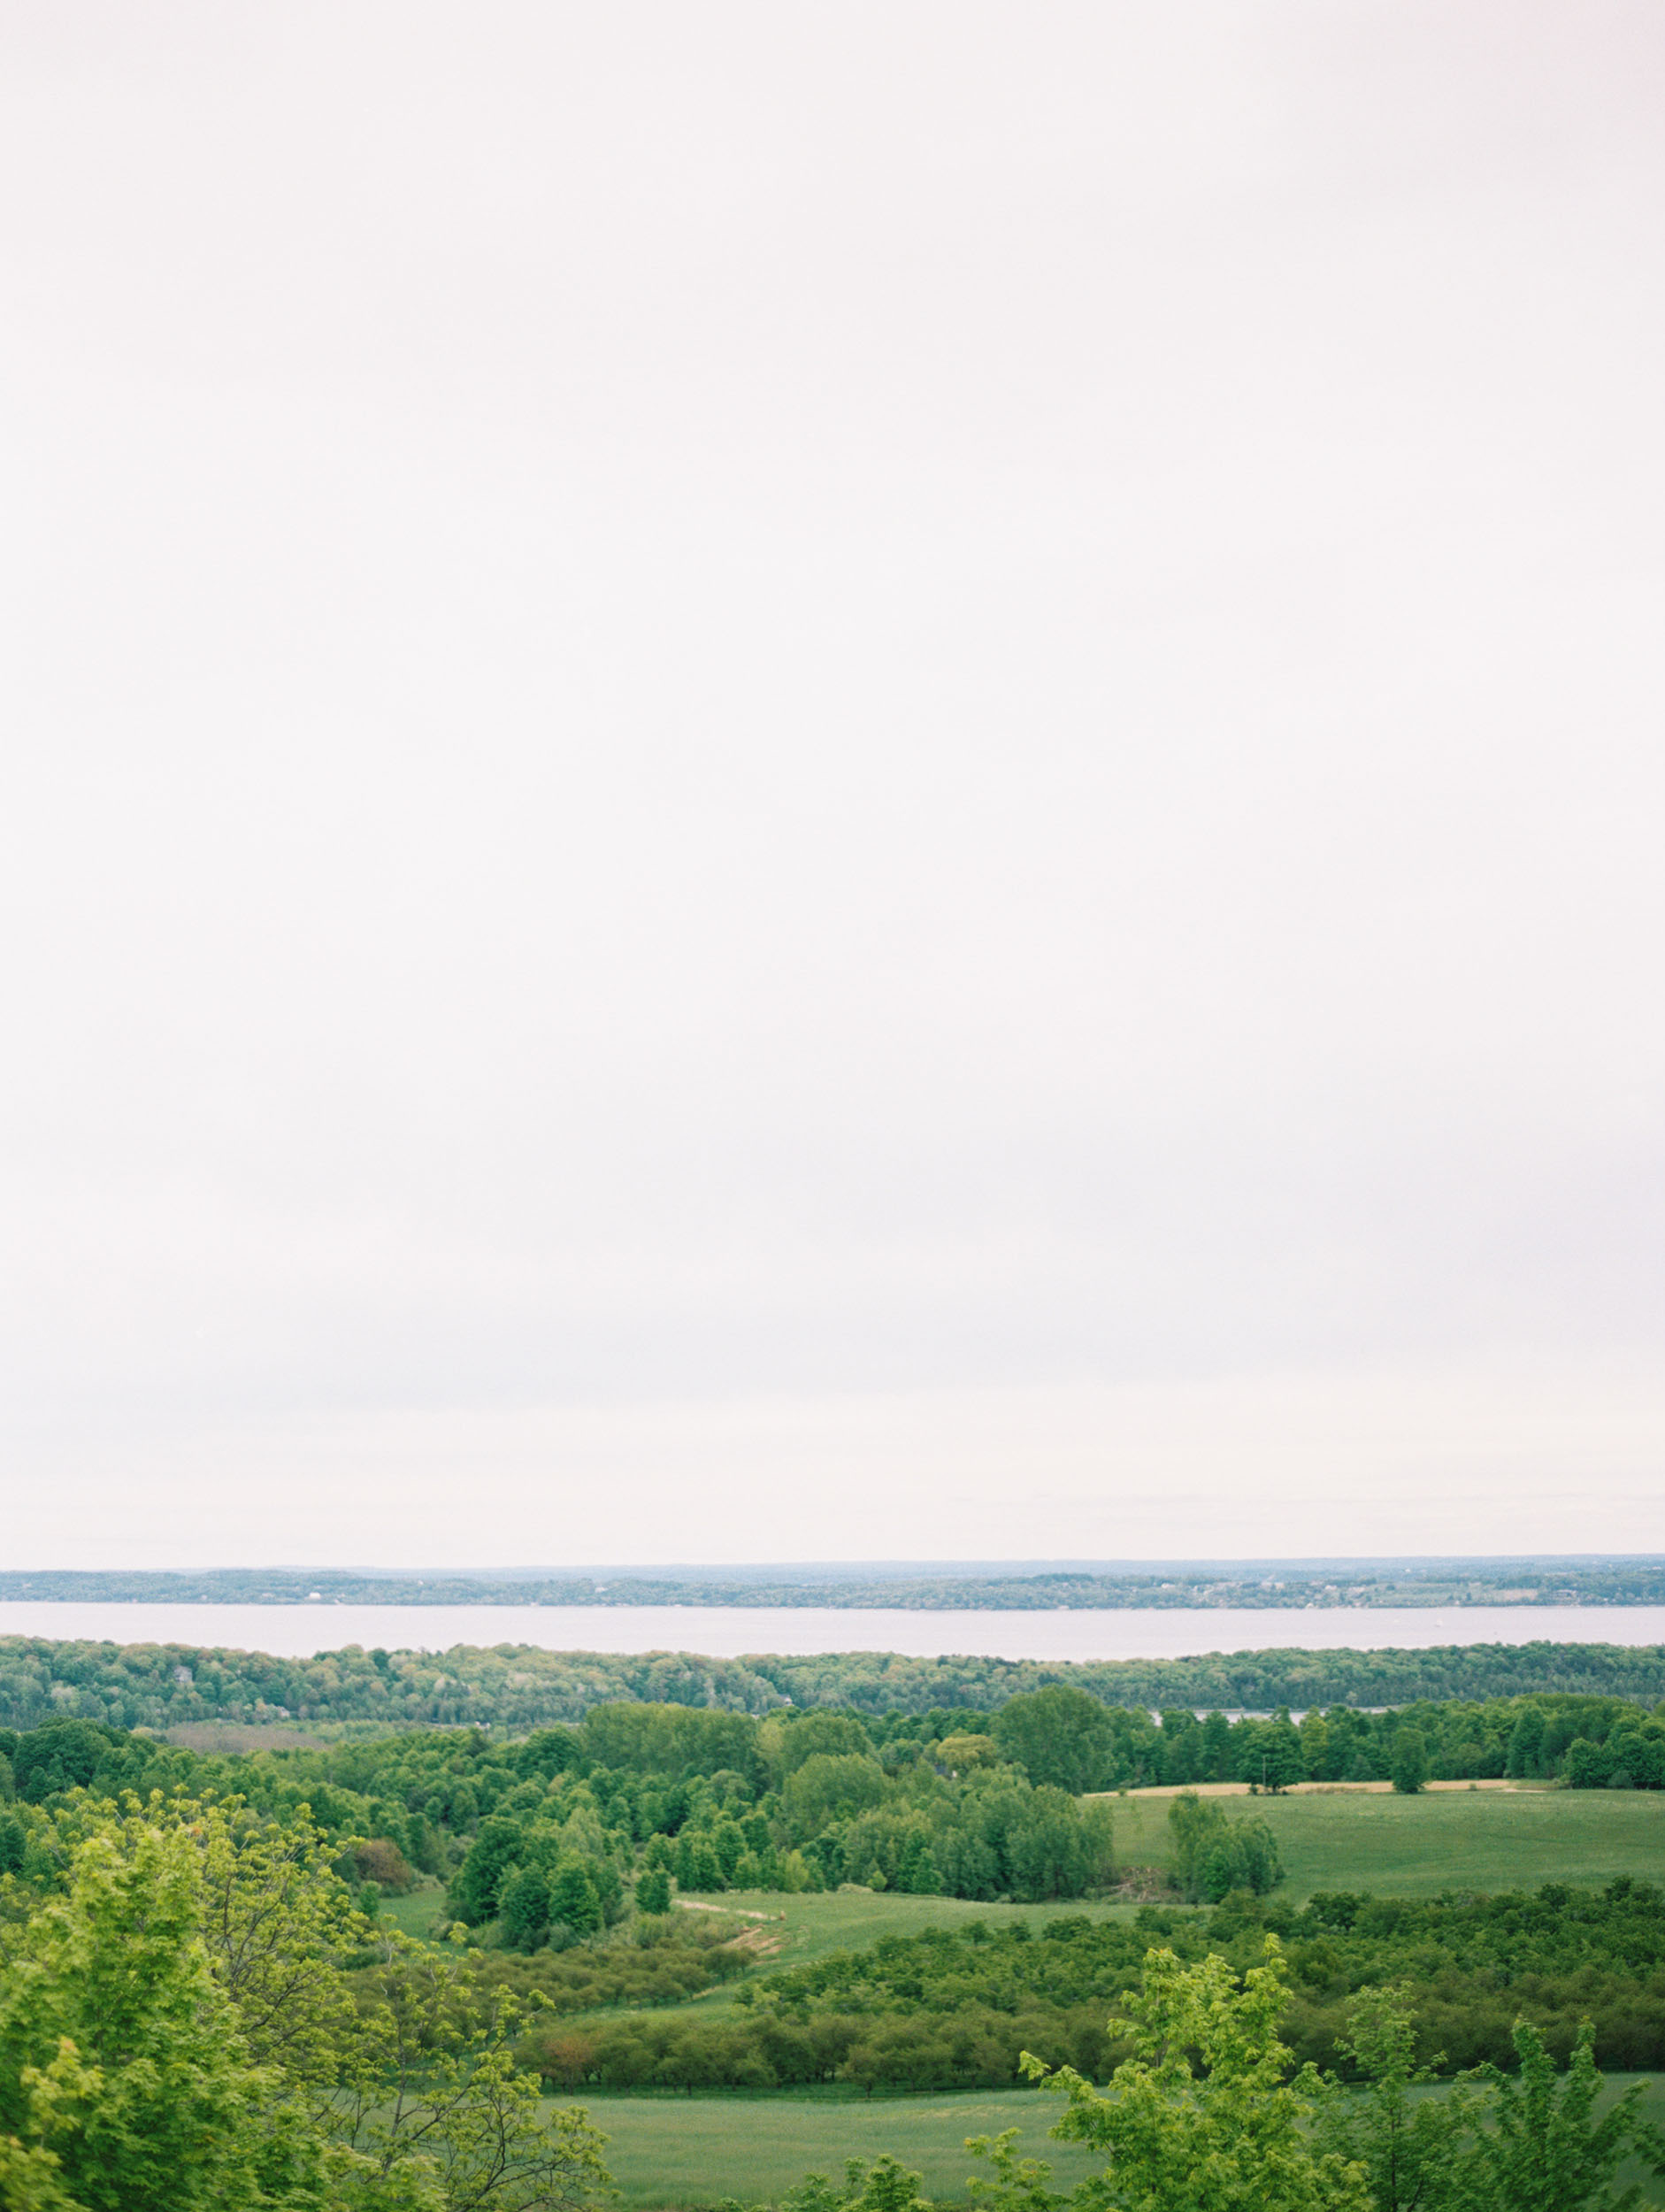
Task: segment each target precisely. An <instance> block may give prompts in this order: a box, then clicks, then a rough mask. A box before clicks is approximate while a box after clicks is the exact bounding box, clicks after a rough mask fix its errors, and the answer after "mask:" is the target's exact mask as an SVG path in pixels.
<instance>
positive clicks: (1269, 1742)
mask: <svg viewBox="0 0 1665 2212" xmlns="http://www.w3.org/2000/svg"><path fill="white" fill-rule="evenodd" d="M1260 1750H1261V1772H1260V1775H1259V1777H1258V1779H1259V1780H1260V1782H1261V1785H1262V1787H1263V1788H1265V1789H1269V1790H1270V1791H1272V1792H1273V1793H1275V1794H1276V1793H1281V1792H1283V1791H1285V1790H1286V1789H1288V1788H1289V1786H1290V1785H1291V1784H1292V1783H1294V1782H1303V1781H1305V1779H1306V1778H1307V1762H1306V1759H1305V1757H1304V1755H1302V1752H1301V1738H1300V1736H1299V1734H1298V1733H1297V1732H1296V1730H1295V1728H1294V1726H1293V1723H1292V1722H1291V1720H1290V1717H1289V1715H1288V1713H1287V1712H1281V1713H1279V1714H1278V1715H1277V1717H1275V1718H1274V1719H1272V1720H1271V1721H1270V1722H1269V1723H1268V1724H1267V1725H1266V1727H1265V1728H1264V1729H1263V1730H1262V1733H1261V1743H1260Z"/></svg>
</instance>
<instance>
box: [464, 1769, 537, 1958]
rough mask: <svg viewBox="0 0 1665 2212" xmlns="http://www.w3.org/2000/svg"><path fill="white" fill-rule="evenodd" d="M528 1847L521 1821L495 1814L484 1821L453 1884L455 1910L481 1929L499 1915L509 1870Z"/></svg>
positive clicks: (471, 1924) (473, 1925)
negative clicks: (499, 1904) (500, 1901)
mask: <svg viewBox="0 0 1665 2212" xmlns="http://www.w3.org/2000/svg"><path fill="white" fill-rule="evenodd" d="M464 1787H467V1785H466V1784H464ZM525 1849H526V1841H525V1838H524V1835H523V1833H522V1831H521V1826H520V1823H519V1822H518V1820H510V1819H509V1818H508V1816H506V1815H504V1814H502V1813H493V1814H491V1815H489V1816H487V1818H486V1819H484V1820H482V1821H481V1822H480V1832H479V1834H478V1835H477V1836H476V1837H475V1838H474V1840H473V1842H472V1844H470V1846H469V1847H468V1855H467V1857H466V1858H465V1859H464V1861H463V1863H462V1865H461V1866H460V1867H459V1868H458V1869H457V1878H456V1879H455V1880H454V1881H453V1882H452V1884H451V1910H452V1911H453V1912H454V1913H455V1914H456V1915H457V1918H458V1919H459V1920H465V1921H467V1923H468V1924H469V1925H470V1926H471V1927H475V1928H477V1927H479V1926H480V1925H481V1924H482V1923H484V1922H485V1921H487V1920H495V1918H496V1916H497V1901H498V1897H499V1895H500V1894H501V1893H502V1890H503V1883H504V1882H505V1881H506V1880H507V1878H508V1875H509V1870H510V1867H511V1866H516V1865H518V1863H519V1861H520V1858H521V1855H522V1853H523V1852H524V1851H525Z"/></svg>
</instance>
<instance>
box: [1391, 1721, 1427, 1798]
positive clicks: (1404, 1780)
mask: <svg viewBox="0 0 1665 2212" xmlns="http://www.w3.org/2000/svg"><path fill="white" fill-rule="evenodd" d="M1388 1773H1389V1777H1390V1778H1391V1780H1392V1782H1393V1787H1394V1788H1395V1789H1396V1790H1398V1791H1399V1792H1400V1794H1401V1795H1403V1796H1405V1797H1415V1796H1416V1793H1417V1792H1418V1791H1419V1790H1420V1789H1421V1788H1422V1786H1423V1783H1424V1782H1426V1780H1427V1779H1428V1743H1427V1739H1426V1738H1425V1737H1424V1736H1423V1732H1422V1730H1421V1729H1420V1728H1413V1727H1411V1726H1410V1725H1409V1724H1406V1725H1405V1726H1404V1727H1402V1728H1400V1729H1398V1730H1396V1731H1395V1732H1394V1736H1393V1762H1392V1764H1391V1765H1390V1767H1389V1769H1388Z"/></svg>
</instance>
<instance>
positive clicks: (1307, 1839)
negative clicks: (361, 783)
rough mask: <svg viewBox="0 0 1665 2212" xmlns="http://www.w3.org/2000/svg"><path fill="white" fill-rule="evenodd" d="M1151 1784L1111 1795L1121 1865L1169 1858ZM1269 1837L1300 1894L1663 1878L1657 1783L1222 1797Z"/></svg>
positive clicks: (1664, 1831)
mask: <svg viewBox="0 0 1665 2212" xmlns="http://www.w3.org/2000/svg"><path fill="white" fill-rule="evenodd" d="M1110 1802H1111V1803H1112V1805H1113V1806H1114V1808H1115V1814H1116V1860H1117V1863H1118V1864H1120V1865H1122V1866H1129V1865H1146V1866H1157V1867H1164V1866H1166V1865H1167V1863H1168V1843H1169V1838H1168V1809H1169V1807H1170V1804H1171V1803H1172V1799H1171V1798H1170V1797H1169V1796H1167V1795H1166V1794H1161V1793H1155V1792H1141V1791H1133V1792H1130V1793H1128V1794H1127V1795H1126V1796H1122V1797H1116V1798H1113V1799H1112V1800H1111V1801H1110ZM1224 1802H1225V1804H1226V1806H1227V1809H1228V1810H1229V1811H1230V1813H1231V1816H1232V1817H1233V1818H1236V1817H1238V1816H1241V1815H1244V1814H1248V1813H1252V1814H1255V1815H1256V1816H1258V1817H1259V1818H1261V1819H1262V1820H1264V1821H1265V1822H1266V1823H1267V1824H1268V1825H1269V1826H1270V1829H1271V1831H1272V1833H1273V1834H1274V1836H1276V1838H1277V1839H1278V1855H1279V1857H1280V1858H1281V1859H1282V1861H1283V1863H1284V1872H1285V1882H1284V1884H1283V1886H1281V1887H1280V1888H1279V1890H1278V1893H1277V1894H1278V1896H1280V1897H1286V1898H1288V1899H1289V1900H1290V1901H1291V1902H1292V1903H1295V1904H1299V1903H1301V1902H1302V1901H1304V1900H1305V1899H1307V1898H1308V1897H1310V1896H1311V1895H1312V1893H1313V1892H1314V1891H1315V1890H1337V1889H1339V1890H1374V1891H1376V1892H1377V1893H1378V1894H1380V1895H1383V1896H1400V1897H1424V1896H1432V1895H1435V1894H1436V1893H1438V1892H1439V1891H1440V1890H1444V1889H1469V1890H1478V1891H1483V1892H1495V1891H1498V1890H1506V1889H1522V1888H1529V1889H1535V1888H1536V1887H1537V1886H1538V1884H1539V1883H1541V1882H1572V1883H1576V1884H1578V1885H1580V1886H1592V1885H1600V1884H1601V1883H1604V1882H1609V1881H1611V1880H1612V1879H1613V1878H1614V1877H1615V1875H1618V1874H1630V1875H1633V1876H1636V1877H1638V1878H1641V1879H1644V1880H1647V1881H1659V1880H1661V1879H1665V1793H1661V1792H1659V1791H1655V1790H1552V1789H1542V1788H1531V1787H1527V1788H1524V1789H1477V1790H1430V1791H1428V1792H1426V1793H1423V1794H1421V1795H1418V1796H1416V1797H1400V1796H1396V1795H1394V1794H1393V1793H1392V1792H1386V1791H1385V1792H1377V1791H1371V1790H1335V1791H1313V1792H1308V1793H1294V1794H1292V1795H1289V1796H1286V1797H1257V1798H1252V1799H1251V1798H1247V1797H1230V1798H1227V1799H1226V1800H1225V1801H1224Z"/></svg>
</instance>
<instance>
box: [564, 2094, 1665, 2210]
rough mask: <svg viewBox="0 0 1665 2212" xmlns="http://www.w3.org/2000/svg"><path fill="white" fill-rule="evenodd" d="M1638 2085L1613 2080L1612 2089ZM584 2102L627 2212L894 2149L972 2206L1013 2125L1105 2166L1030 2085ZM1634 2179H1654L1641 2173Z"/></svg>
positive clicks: (1660, 2192)
mask: <svg viewBox="0 0 1665 2212" xmlns="http://www.w3.org/2000/svg"><path fill="white" fill-rule="evenodd" d="M1632 2078H1634V2077H1630V2076H1615V2077H1613V2078H1612V2080H1611V2084H1610V2093H1612V2094H1617V2093H1618V2092H1619V2090H1620V2089H1622V2088H1623V2086H1624V2085H1625V2083H1626V2082H1627V2081H1628V2080H1630V2079H1632ZM1435 2094H1438V2092H1435ZM576 2101H579V2102H581V2103H582V2104H583V2105H584V2107H585V2108H586V2110H587V2112H588V2113H589V2116H590V2117H591V2119H592V2120H594V2122H595V2124H596V2126H597V2127H599V2128H601V2129H602V2130H603V2131H604V2132H605V2133H606V2134H607V2135H608V2136H609V2137H610V2142H609V2145H608V2149H607V2162H608V2164H609V2166H610V2169H611V2170H612V2175H613V2178H614V2180H615V2181H616V2182H617V2183H618V2188H619V2195H620V2202H621V2204H622V2205H623V2207H624V2208H625V2212H652V2208H658V2207H665V2208H669V2212H676V2208H679V2207H684V2206H687V2207H694V2206H702V2205H710V2204H712V2203H714V2202H716V2201H717V2200H718V2199H720V2198H723V2197H733V2198H736V2199H738V2200H740V2202H741V2203H742V2204H753V2203H757V2202H760V2201H763V2200H773V2201H779V2197H780V2194H781V2192H782V2191H783V2190H785V2189H787V2188H789V2187H790V2186H791V2185H792V2184H793V2183H794V2182H795V2181H799V2180H801V2179H802V2177H803V2176H804V2175H805V2174H806V2173H825V2174H831V2175H833V2176H835V2177H836V2176H837V2174H838V2173H839V2171H840V2168H841V2167H842V2165H843V2162H844V2161H845V2160H846V2159H847V2158H861V2159H864V2160H867V2161H869V2162H871V2160H873V2159H875V2158H877V2157H879V2155H881V2154H883V2153H884V2152H886V2151H888V2152H889V2153H890V2154H891V2155H892V2156H893V2157H895V2158H899V2159H900V2160H901V2161H902V2163H903V2165H904V2166H908V2167H910V2168H912V2169H913V2170H916V2171H917V2172H920V2173H923V2174H924V2176H925V2194H926V2196H927V2197H929V2198H931V2199H932V2200H935V2201H936V2202H939V2203H943V2202H962V2203H963V2202H964V2201H965V2184H966V2181H967V2178H968V2177H970V2176H971V2175H973V2174H975V2173H976V2172H977V2171H978V2165H979V2162H978V2160H976V2159H973V2158H971V2157H969V2156H968V2155H967V2154H966V2152H965V2150H964V2147H963V2143H964V2139H965V2137H966V2136H968V2135H994V2134H997V2133H998V2132H999V2131H1000V2130H1001V2129H1002V2128H1008V2127H1017V2128H1020V2129H1021V2130H1022V2131H1023V2132H1022V2134H1021V2135H1020V2137H1019V2139H1018V2147H1019V2149H1020V2151H1022V2152H1023V2153H1024V2154H1025V2155H1026V2156H1029V2157H1037V2158H1044V2159H1047V2160H1048V2161H1049V2162H1050V2163H1051V2165H1052V2170H1053V2185H1054V2187H1055V2188H1059V2189H1070V2188H1073V2187H1074V2185H1076V2183H1078V2181H1081V2180H1084V2179H1085V2178H1086V2177H1087V2176H1088V2175H1089V2174H1090V2173H1092V2172H1093V2171H1094V2170H1095V2164H1096V2162H1095V2160H1094V2157H1093V2154H1092V2153H1091V2152H1089V2151H1086V2150H1084V2149H1083V2148H1081V2147H1079V2146H1078V2145H1077V2144H1074V2143H1054V2142H1050V2141H1049V2140H1048V2139H1047V2129H1048V2128H1049V2127H1050V2125H1051V2124H1052V2122H1053V2120H1054V2118H1055V2116H1056V2115H1057V2113H1058V2112H1059V2111H1060V2110H1062V2107H1060V2106H1055V2105H1054V2104H1053V2103H1052V2102H1051V2101H1050V2100H1049V2099H1044V2098H1041V2097H1039V2096H1037V2095H1036V2093H1034V2092H1033V2091H1032V2090H1026V2089H1006V2090H994V2091H981V2092H979V2091H968V2092H965V2093H963V2094H952V2095H934V2096H932V2095H925V2096H916V2097H873V2098H862V2097H854V2096H851V2097H835V2096H829V2095H813V2094H809V2095H806V2094H793V2095H775V2096H752V2095H748V2094H746V2093H731V2094H729V2095H727V2096H694V2097H682V2096H675V2095H671V2094H660V2095H655V2096H607V2095H601V2094H593V2095H589V2096H586V2097H584V2098H582V2099H579V2100H576ZM1647 2112H1648V2117H1649V2118H1650V2119H1652V2120H1653V2121H1654V2122H1655V2124H1661V2123H1665V2088H1662V2089H1655V2090H1654V2091H1653V2093H1652V2094H1651V2095H1650V2098H1649V2101H1648V2106H1647ZM1626 2178H1627V2179H1637V2180H1646V2179H1647V2177H1645V2176H1643V2174H1642V2173H1641V2172H1640V2170H1637V2171H1636V2172H1635V2173H1634V2174H1628V2175H1627V2176H1626ZM1647 2187H1648V2190H1649V2193H1648V2196H1647V2201H1648V2202H1649V2203H1651V2204H1665V2187H1661V2185H1658V2184H1656V2183H1653V2182H1652V2181H1651V2180H1649V2181H1648V2182H1647Z"/></svg>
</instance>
